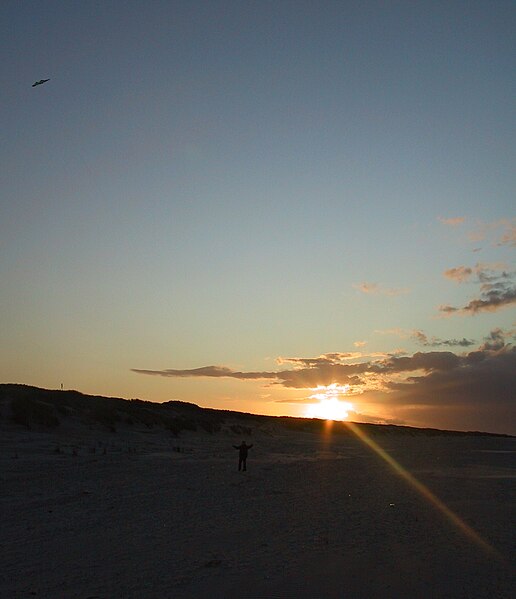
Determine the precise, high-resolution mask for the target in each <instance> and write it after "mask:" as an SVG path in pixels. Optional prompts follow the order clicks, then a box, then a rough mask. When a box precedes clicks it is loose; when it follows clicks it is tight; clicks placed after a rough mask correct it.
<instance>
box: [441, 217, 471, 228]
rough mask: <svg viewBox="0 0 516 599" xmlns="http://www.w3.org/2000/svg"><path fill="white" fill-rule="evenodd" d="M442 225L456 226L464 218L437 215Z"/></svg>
mask: <svg viewBox="0 0 516 599" xmlns="http://www.w3.org/2000/svg"><path fill="white" fill-rule="evenodd" d="M438 220H440V221H441V222H442V223H443V225H448V226H449V227H457V226H458V225H462V223H463V222H464V221H465V220H466V217H464V216H457V217H455V218H443V217H442V216H439V217H438Z"/></svg>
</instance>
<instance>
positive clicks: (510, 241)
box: [498, 222, 516, 248]
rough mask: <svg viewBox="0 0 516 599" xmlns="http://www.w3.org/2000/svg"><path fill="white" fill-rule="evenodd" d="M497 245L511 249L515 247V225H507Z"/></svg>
mask: <svg viewBox="0 0 516 599" xmlns="http://www.w3.org/2000/svg"><path fill="white" fill-rule="evenodd" d="M498 245H509V246H511V247H513V248H514V247H516V223H514V222H513V223H508V224H507V226H506V229H505V232H504V233H503V235H502V237H501V238H500V240H499V242H498Z"/></svg>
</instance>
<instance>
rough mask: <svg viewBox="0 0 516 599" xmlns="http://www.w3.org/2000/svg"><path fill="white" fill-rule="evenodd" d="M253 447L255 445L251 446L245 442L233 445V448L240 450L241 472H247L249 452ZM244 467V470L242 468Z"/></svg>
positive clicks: (239, 467)
mask: <svg viewBox="0 0 516 599" xmlns="http://www.w3.org/2000/svg"><path fill="white" fill-rule="evenodd" d="M252 446H253V444H252V443H251V445H246V444H245V441H242V443H241V444H240V445H233V447H234V448H235V449H238V469H239V470H244V471H245V470H247V468H246V461H247V451H248V450H249V449H251V447H252ZM242 466H243V468H242Z"/></svg>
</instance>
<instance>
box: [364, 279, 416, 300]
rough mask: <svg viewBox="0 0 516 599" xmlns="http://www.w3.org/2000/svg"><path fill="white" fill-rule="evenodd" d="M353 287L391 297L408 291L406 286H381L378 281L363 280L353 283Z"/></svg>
mask: <svg viewBox="0 0 516 599" xmlns="http://www.w3.org/2000/svg"><path fill="white" fill-rule="evenodd" d="M353 287H354V288H355V289H358V290H359V291H361V292H362V293H366V294H368V295H387V296H391V297H393V296H397V295H403V294H405V293H409V292H410V289H407V288H399V289H395V288H388V287H383V286H382V285H379V284H378V283H367V282H365V281H364V282H362V283H353Z"/></svg>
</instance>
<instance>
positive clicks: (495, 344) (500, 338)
mask: <svg viewBox="0 0 516 599" xmlns="http://www.w3.org/2000/svg"><path fill="white" fill-rule="evenodd" d="M514 333H515V330H510V331H504V330H503V329H500V328H496V329H493V330H492V331H491V332H490V333H489V335H487V336H486V337H484V343H483V344H482V345H481V346H480V348H479V349H480V350H492V351H499V350H501V349H504V348H505V347H507V345H506V342H505V340H506V339H507V338H513V339H514Z"/></svg>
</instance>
